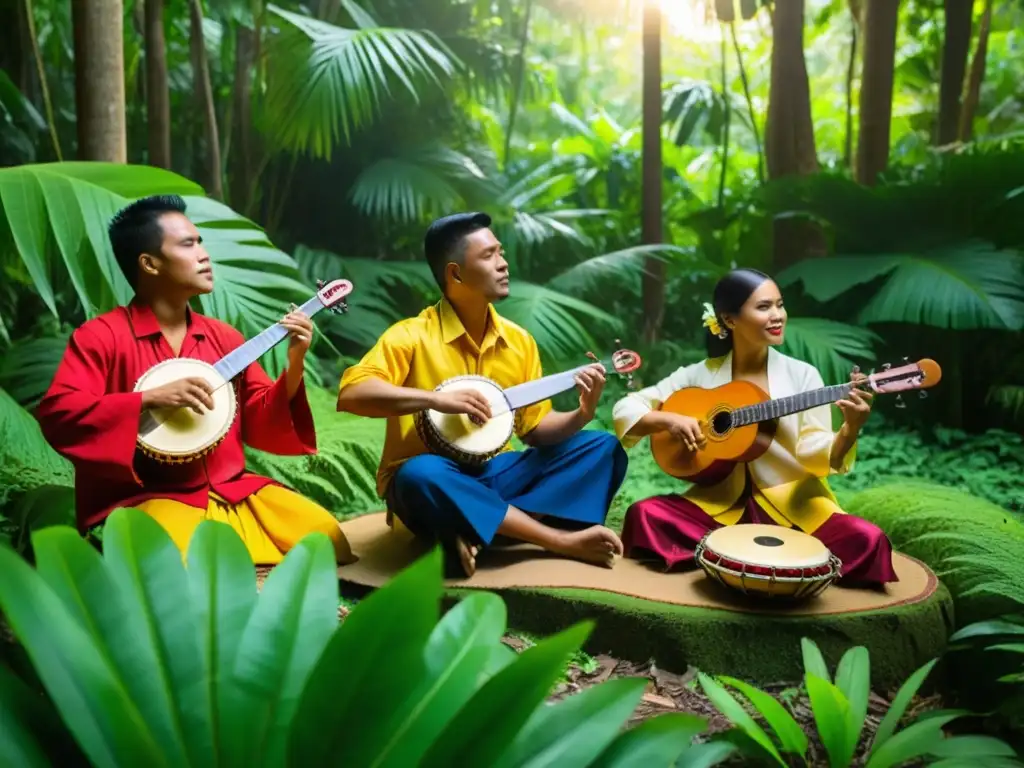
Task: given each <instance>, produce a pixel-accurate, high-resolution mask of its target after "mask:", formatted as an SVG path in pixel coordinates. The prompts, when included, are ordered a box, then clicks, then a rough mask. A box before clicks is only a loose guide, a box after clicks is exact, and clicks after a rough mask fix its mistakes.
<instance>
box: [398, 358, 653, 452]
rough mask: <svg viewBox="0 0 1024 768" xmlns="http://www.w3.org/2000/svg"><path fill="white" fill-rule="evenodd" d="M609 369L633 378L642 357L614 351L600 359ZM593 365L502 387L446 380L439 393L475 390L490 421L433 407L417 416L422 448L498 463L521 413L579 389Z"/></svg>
mask: <svg viewBox="0 0 1024 768" xmlns="http://www.w3.org/2000/svg"><path fill="white" fill-rule="evenodd" d="M594 362H600V363H601V364H602V365H604V367H605V370H606V371H610V372H613V373H617V374H619V375H621V376H626V377H627V379H631V376H632V373H633V372H634V371H636V370H637V369H638V368H639V367H640V364H641V359H640V355H638V354H637V353H636V352H633V351H631V350H628V349H619V350H617V351H616V352H614V353H613V354H612V356H611V359H610V360H607V361H604V360H602V361H598V360H597V359H596V358H595V360H594ZM593 364H594V363H587V364H586V365H581V366H579V367H577V368H573V369H571V370H568V371H563V372H561V373H554V374H551V375H550V376H544V377H543V378H540V379H536V380H534V381H528V382H526V383H525V384H517V385H516V386H514V387H509V388H508V389H503V388H502V387H501V385H500V384H498V383H497V382H496V381H494V380H493V379H489V378H487V377H486V376H473V375H466V376H456V377H454V378H451V379H448V380H447V381H444V382H442V383H441V384H440V385H439V386H438V387H436V388H435V389H434V391H435V392H454V391H457V390H463V389H474V390H476V391H477V392H480V393H481V394H482V395H483V396H484V397H486V398H487V401H488V402H489V403H490V406H491V418H490V419H488V420H487V421H486V422H485V423H483V424H475V423H473V421H472V420H470V418H469V416H468V415H466V414H463V413H457V414H453V413H441V412H440V411H435V410H433V409H427V410H424V411H420V412H419V413H417V414H416V431H417V432H418V434H419V436H420V439H421V440H422V441H423V444H424V445H425V446H426V447H427V449H428V450H430V451H431V452H432V453H436V454H438V455H440V456H444V457H446V458H449V459H452V460H453V461H456V462H458V463H459V464H464V465H468V466H479V465H481V464H484V463H485V462H487V461H489V460H490V459H493V458H494V457H495V456H497V455H498V454H499V453H501V451H502V450H503V449H504V448H505V446H506V445H507V444H508V442H509V441H510V440H511V439H512V435H513V433H514V431H515V422H516V411H517V410H518V409H520V408H525V407H526V406H528V405H533V404H534V403H539V402H542V401H544V400H547V399H549V398H551V397H554V396H555V395H557V394H560V393H562V392H567V391H568V390H570V389H572V388H573V387H574V386H576V382H575V377H576V375H577V374H578V373H579V372H580V371H582V370H584V369H585V368H589V367H590V366H591V365H593Z"/></svg>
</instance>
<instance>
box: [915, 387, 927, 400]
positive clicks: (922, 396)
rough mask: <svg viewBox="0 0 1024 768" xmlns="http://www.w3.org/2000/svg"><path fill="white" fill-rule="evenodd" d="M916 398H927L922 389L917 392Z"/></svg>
mask: <svg viewBox="0 0 1024 768" xmlns="http://www.w3.org/2000/svg"><path fill="white" fill-rule="evenodd" d="M917 396H918V397H919V398H921V399H922V400H924V399H925V398H926V397H928V393H927V392H926V391H925V390H923V389H922V390H919V391H918V393H917Z"/></svg>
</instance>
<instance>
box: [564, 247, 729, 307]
mask: <svg viewBox="0 0 1024 768" xmlns="http://www.w3.org/2000/svg"><path fill="white" fill-rule="evenodd" d="M649 258H655V259H658V260H659V261H675V262H679V263H685V264H686V266H687V267H688V268H693V269H708V270H714V269H716V268H715V265H713V264H710V263H708V262H706V261H704V259H702V258H701V257H700V256H698V254H697V251H696V249H694V248H684V247H681V246H678V245H668V244H658V245H636V246H633V247H631V248H623V249H622V250H619V251H612V252H611V253H606V254H604V255H602V256H595V257H593V258H590V259H587V260H586V261H583V262H581V263H579V264H576V265H575V266H572V267H569V268H568V269H567V270H565V271H564V272H561V273H560V274H558V275H556V276H555V277H553V278H552V279H550V280H549V281H548V282H547V283H546V287H548V288H550V289H552V290H555V291H559V292H561V293H564V294H567V295H570V296H571V295H577V296H578V295H581V294H583V293H586V292H588V291H591V290H593V289H594V288H595V287H597V286H598V285H599V284H601V282H602V281H604V280H606V279H608V278H613V279H621V278H622V277H623V276H626V275H629V276H631V275H639V274H643V273H644V272H645V271H646V264H647V259H649Z"/></svg>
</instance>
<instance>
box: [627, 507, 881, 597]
mask: <svg viewBox="0 0 1024 768" xmlns="http://www.w3.org/2000/svg"><path fill="white" fill-rule="evenodd" d="M744 495H745V497H746V508H745V509H744V510H743V516H742V517H741V518H740V520H739V522H740V523H762V524H765V525H777V523H776V522H775V521H774V520H773V519H772V518H771V517H770V516H769V515H768V513H767V512H765V511H764V510H763V509H762V508H761V505H760V504H758V503H757V502H756V501H755V500H754V497H753V494H751V493H750V492H749V491H747V492H745V494H744ZM721 527H722V524H721V523H718V522H716V521H715V519H714V518H712V517H711V516H710V515H708V514H707V513H706V512H705V511H704V510H702V509H701V508H700V507H698V506H697V505H696V504H695V503H694V502H692V501H690V500H689V499H686V498H684V497H683V496H681V495H679V494H674V493H673V494H666V495H664V496H652V497H651V498H649V499H644V500H643V501H638V502H636V503H635V504H633V505H632V506H631V507H630V508H629V509H628V510H626V520H625V523H624V524H623V527H622V544H623V546H624V548H625V555H626V557H629V558H632V559H634V560H643V561H653V562H656V563H658V564H659V565H660V566H661V567H662V568H664V569H665V570H666V571H677V570H685V569H687V568H691V567H694V566H695V565H696V562H695V559H694V555H695V551H696V548H697V544H698V543H700V540H701V539H702V538H703V537H704V534H706V533H707V532H708V531H713V530H715V529H716V528H721ZM811 535H813V536H814V537H815V538H816V539H818V540H819V541H820V542H821V543H822V544H824V545H825V546H826V547H828V548H829V550H830V551H831V552H832V554H834V555H835V556H836V557H838V558H839V559H840V560H841V561H842V563H843V567H842V570H841V577H840V579H839V582H838V583H841V584H844V585H847V586H854V585H858V584H864V585H877V584H884V583H886V582H890V581H899V578H898V577H897V576H896V571H895V569H894V568H893V566H892V544H891V543H890V542H889V538H888V537H887V536H886V535H885V533H884V532H883V531H882V529H881V528H879V527H878V526H877V525H875V524H874V523H869V522H868V521H867V520H864V519H863V518H860V517H854V516H853V515H846V514H834V515H832V516H831V517H829V519H828V520H826V521H825V522H824V523H823V524H822V525H821V526H820V527H819V528H818V529H817V530H816V531H814V533H813V534H811Z"/></svg>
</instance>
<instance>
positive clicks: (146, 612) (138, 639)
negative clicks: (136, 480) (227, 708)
mask: <svg viewBox="0 0 1024 768" xmlns="http://www.w3.org/2000/svg"><path fill="white" fill-rule="evenodd" d="M53 532H54V534H55V535H56V534H57V533H59V531H58V530H57V529H53ZM82 546H83V547H88V545H87V544H85V543H84V542H83V544H82ZM83 552H84V550H83ZM103 556H104V560H105V561H106V566H107V569H108V570H109V572H110V574H111V576H112V581H113V583H114V584H116V586H117V588H119V589H120V590H122V591H123V593H124V597H125V599H124V603H123V608H124V609H123V611H122V616H121V622H122V631H123V632H124V633H125V634H126V635H127V636H129V637H131V638H132V639H133V642H134V643H135V644H137V646H138V652H139V654H140V655H143V654H144V655H145V657H146V658H145V661H144V663H145V666H146V667H147V668H148V673H149V675H150V677H151V678H153V679H152V685H153V686H154V688H155V690H154V691H153V692H152V694H150V695H153V696H155V697H156V698H157V699H158V701H159V703H160V704H161V705H162V706H164V707H166V709H167V714H166V716H167V718H168V720H169V723H168V725H169V730H170V733H173V737H174V739H175V741H176V742H178V743H176V744H175V745H174V747H175V749H174V750H173V751H172V750H171V749H170V748H168V749H167V750H166V751H167V759H168V760H169V761H170V762H171V763H172V764H179V761H180V757H178V754H179V747H180V748H181V749H183V750H184V752H185V754H187V759H188V760H189V761H191V762H193V763H195V764H199V763H202V762H203V761H205V760H208V759H209V756H210V755H211V754H212V753H213V751H214V746H213V745H214V734H213V730H212V727H211V726H212V716H211V714H212V710H213V705H212V702H211V700H210V689H209V686H208V685H207V684H206V679H207V671H206V666H205V665H204V664H203V659H202V656H201V655H200V651H199V632H198V629H197V626H196V616H195V612H194V611H193V610H192V607H191V605H190V603H189V601H188V600H187V596H188V594H189V591H188V578H187V575H186V573H185V566H184V563H183V562H182V558H181V551H180V550H179V549H178V547H177V546H176V545H175V543H174V541H173V540H172V539H171V537H170V534H168V533H167V531H165V530H164V528H163V526H162V525H161V524H160V523H158V522H157V521H156V520H155V519H154V518H152V517H150V516H149V515H147V514H145V513H144V512H142V511H140V510H137V509H118V510H115V511H114V513H113V514H111V516H110V517H108V518H107V521H106V523H105V525H104V527H103ZM112 586H113V585H112ZM183 598H185V602H184V604H183V600H182V599H183ZM103 634H104V636H105V638H106V640H107V642H111V641H115V638H116V637H117V635H116V634H115V629H114V628H113V627H109V626H108V627H104V628H103ZM122 672H123V674H125V675H130V674H139V673H140V670H138V669H137V668H135V669H131V668H129V669H123V670H122ZM142 674H145V673H144V672H142ZM155 705H156V702H151V703H149V704H147V706H155ZM140 706H141V705H140ZM145 711H146V710H144V714H145ZM168 736H169V734H165V738H163V739H161V743H164V744H170V743H171V742H170V739H169V738H168Z"/></svg>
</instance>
